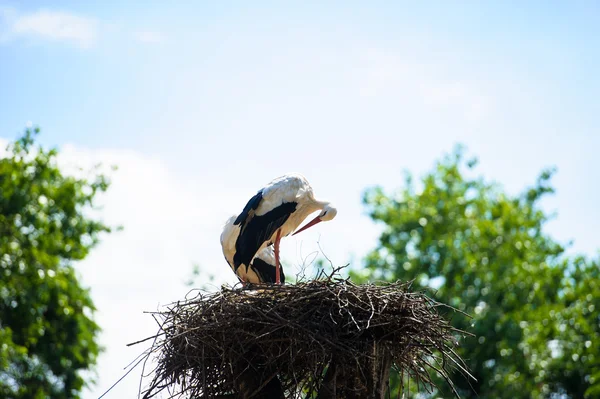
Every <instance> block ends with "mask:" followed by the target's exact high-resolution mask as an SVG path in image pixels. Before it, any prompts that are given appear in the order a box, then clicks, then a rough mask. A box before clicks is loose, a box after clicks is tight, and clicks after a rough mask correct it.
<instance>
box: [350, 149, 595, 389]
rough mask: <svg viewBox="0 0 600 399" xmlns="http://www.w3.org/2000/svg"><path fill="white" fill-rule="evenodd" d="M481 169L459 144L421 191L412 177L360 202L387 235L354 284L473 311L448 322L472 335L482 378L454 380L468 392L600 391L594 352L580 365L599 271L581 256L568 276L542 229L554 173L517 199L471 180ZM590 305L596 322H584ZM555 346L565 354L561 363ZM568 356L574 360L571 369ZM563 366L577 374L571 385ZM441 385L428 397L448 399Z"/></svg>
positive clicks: (467, 353) (468, 352) (469, 342)
mask: <svg viewBox="0 0 600 399" xmlns="http://www.w3.org/2000/svg"><path fill="white" fill-rule="evenodd" d="M476 165H477V161H476V160H465V159H464V155H463V151H462V149H461V148H459V149H457V150H456V151H455V152H454V153H453V154H449V155H447V156H445V157H444V158H443V159H442V160H441V161H439V162H437V163H436V165H435V168H434V170H433V171H431V172H429V173H428V174H426V176H424V177H423V179H422V181H421V183H422V187H420V189H419V190H417V188H415V185H414V184H413V178H412V176H411V175H407V177H406V181H405V187H404V188H403V189H402V190H401V191H399V192H398V193H395V194H391V195H388V194H386V193H384V191H383V190H382V189H381V188H379V187H375V188H372V189H369V190H367V191H366V193H365V197H364V202H365V204H366V205H367V207H368V209H369V212H370V215H371V217H372V218H373V219H374V220H375V221H378V222H382V223H383V224H384V231H383V233H382V234H381V237H380V239H379V245H378V248H377V249H376V250H374V251H373V252H371V253H370V254H369V255H368V257H367V259H366V268H365V269H364V270H361V271H356V272H354V273H353V277H354V279H355V280H359V281H360V280H367V279H369V280H374V279H383V280H396V279H403V280H414V281H415V289H418V288H419V287H429V286H434V287H435V288H438V290H437V292H436V294H435V297H436V299H438V300H439V301H441V302H444V303H447V304H449V305H451V306H453V307H455V308H458V309H460V310H461V311H464V312H467V313H468V314H470V315H472V316H473V319H469V318H467V317H461V316H456V317H454V318H453V323H454V325H455V326H456V327H457V328H460V329H463V330H466V331H469V332H471V333H473V334H475V337H466V338H464V339H461V348H460V351H459V353H460V355H461V356H462V357H463V358H464V359H465V360H466V361H467V363H468V365H469V367H470V370H471V371H472V372H473V374H474V376H475V378H476V379H477V382H475V381H472V380H471V381H467V380H466V379H465V378H463V377H461V376H459V375H458V374H457V375H455V376H454V378H453V379H454V380H455V382H456V384H457V386H458V390H459V392H460V394H461V396H462V397H466V398H469V397H473V398H474V397H477V395H479V397H494V398H511V399H512V398H529V397H549V396H551V394H552V393H567V394H568V396H570V397H581V395H580V393H581V392H582V390H583V391H585V390H586V389H589V390H590V391H589V392H592V389H597V388H591V384H592V381H594V378H595V380H596V381H598V380H600V375H597V376H596V377H591V374H592V370H594V368H593V365H592V364H593V362H596V363H595V364H596V366H597V365H598V361H599V360H600V358H599V357H597V356H596V357H594V356H589V355H588V356H587V357H586V359H585V362H587V363H589V364H588V365H587V366H586V367H584V368H582V367H581V366H582V363H583V362H584V360H583V352H584V350H583V349H584V348H585V345H586V342H588V341H590V340H592V338H590V335H589V334H590V333H591V332H592V331H594V333H595V334H598V316H597V314H598V313H597V312H596V313H594V310H593V309H594V307H595V309H598V306H600V303H597V301H598V299H597V298H599V297H600V296H599V295H598V294H599V293H600V291H599V290H598V283H597V281H598V280H595V281H596V282H595V283H594V280H593V278H592V277H590V276H592V275H595V276H598V265H597V264H593V265H588V264H585V262H584V261H581V260H580V261H578V262H576V265H575V266H573V267H571V269H573V271H571V272H570V271H569V270H570V269H569V262H566V261H565V260H564V259H563V258H564V256H563V252H564V249H563V247H562V246H561V245H559V244H558V243H556V242H555V241H554V240H553V239H552V238H550V237H549V236H547V235H546V234H545V233H544V231H543V226H544V223H545V222H547V221H548V219H549V217H548V216H547V215H546V214H545V213H544V212H543V211H542V210H541V209H540V206H539V204H540V200H541V199H542V198H543V196H544V195H546V194H548V193H552V192H553V189H552V187H551V186H550V179H551V177H552V174H553V171H552V170H546V171H543V172H542V173H541V174H540V176H539V178H538V179H537V181H536V183H535V184H534V185H533V186H532V187H530V188H528V189H527V190H525V191H524V192H523V193H522V194H520V195H516V196H511V195H508V194H507V193H505V192H504V191H503V190H502V189H501V188H500V187H498V186H497V185H495V184H491V183H488V182H486V181H484V180H483V179H482V178H480V177H474V176H471V175H472V174H473V171H474V169H475V167H476ZM584 264H585V267H584ZM590 269H593V270H595V274H594V273H592V272H591V270H590ZM578 270H585V271H578ZM592 285H594V287H595V291H592V290H591V286H592ZM592 292H596V295H592ZM582 298H585V301H584V300H582ZM588 298H589V301H588ZM592 301H596V302H595V303H591V302H592ZM586 309H587V311H588V312H589V313H590V314H592V313H593V314H594V318H591V317H587V320H584V319H586V317H585V316H584V315H585V313H583V312H584V311H585V310H586ZM590 309H591V310H590ZM551 315H553V316H551ZM573 320H574V321H573ZM561 326H562V327H561ZM575 326H577V327H575ZM567 332H568V333H567ZM561 334H562V335H561ZM553 340H557V341H555V342H554V343H553V344H552V342H553ZM558 342H560V344H558ZM595 344H596V343H595ZM552 345H559V346H560V347H561V348H563V349H562V352H564V353H563V354H562V356H558V355H557V351H556V350H554V351H553V350H552ZM594 346H597V345H594ZM588 349H589V348H588ZM594 350H595V351H596V353H597V349H596V348H594ZM576 352H578V353H579V355H578V356H574V354H575V353H576ZM572 355H573V357H571V356H572ZM567 358H569V359H570V360H573V361H574V362H575V363H574V364H572V365H569V361H570V360H569V359H567ZM575 358H577V360H574V359H575ZM596 369H598V368H597V367H596ZM564 370H571V372H570V373H571V377H572V378H570V379H569V378H567V377H566V376H565V373H564ZM575 374H577V375H575ZM470 384H471V385H472V388H471V386H470ZM439 387H440V389H441V391H440V392H437V393H434V395H433V396H432V397H437V396H442V397H451V393H450V391H449V390H448V389H446V388H445V384H444V383H443V382H440V384H439ZM594 392H597V391H594ZM590 397H591V396H590Z"/></svg>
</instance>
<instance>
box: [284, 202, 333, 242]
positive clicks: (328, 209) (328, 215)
mask: <svg viewBox="0 0 600 399" xmlns="http://www.w3.org/2000/svg"><path fill="white" fill-rule="evenodd" d="M335 215H337V209H335V207H334V206H332V205H331V204H330V203H328V202H326V203H324V204H323V208H322V209H321V212H320V213H319V215H318V216H317V217H316V218H314V219H313V220H311V221H310V222H308V223H306V225H304V227H302V228H301V229H300V230H297V231H296V232H295V233H294V234H292V235H296V234H298V233H300V232H301V231H304V230H306V229H308V228H309V227H312V226H314V225H315V224H317V223H320V222H328V221H330V220H332V219H333V218H334V217H335Z"/></svg>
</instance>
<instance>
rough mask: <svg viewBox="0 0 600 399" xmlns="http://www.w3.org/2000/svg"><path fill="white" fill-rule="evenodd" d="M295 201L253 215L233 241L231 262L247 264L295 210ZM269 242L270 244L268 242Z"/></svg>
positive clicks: (236, 264)
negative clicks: (258, 214)
mask: <svg viewBox="0 0 600 399" xmlns="http://www.w3.org/2000/svg"><path fill="white" fill-rule="evenodd" d="M297 205H298V204H297V203H296V202H284V203H283V204H281V205H279V206H278V207H276V208H273V209H272V210H270V211H269V212H267V213H265V214H264V215H260V216H257V215H254V217H252V218H251V219H250V220H248V221H247V222H246V223H245V225H243V226H242V231H241V232H240V235H239V237H238V239H237V241H236V243H235V255H234V256H233V262H234V263H235V266H236V268H237V267H239V265H242V264H244V265H249V264H250V261H252V258H254V255H256V252H257V251H258V249H259V248H260V247H261V245H262V244H263V243H264V242H265V241H269V240H270V239H271V237H272V236H273V234H274V233H275V232H276V231H277V229H278V228H280V227H281V226H283V224H284V223H285V222H286V221H287V220H288V218H289V217H290V215H291V214H292V212H294V211H295V210H296V206H297ZM246 207H248V205H247V206H246ZM269 244H271V243H270V242H269Z"/></svg>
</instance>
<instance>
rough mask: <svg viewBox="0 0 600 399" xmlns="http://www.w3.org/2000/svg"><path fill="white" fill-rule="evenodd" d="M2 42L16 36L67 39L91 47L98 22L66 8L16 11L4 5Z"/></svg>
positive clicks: (2, 12)
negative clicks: (28, 11) (29, 11)
mask: <svg viewBox="0 0 600 399" xmlns="http://www.w3.org/2000/svg"><path fill="white" fill-rule="evenodd" d="M0 16H1V17H2V18H1V19H2V21H3V23H2V25H3V26H4V27H3V34H2V38H3V39H4V41H7V40H14V39H17V38H35V39H43V40H50V41H62V42H69V43H71V44H74V45H76V46H78V47H80V48H90V47H92V46H93V45H94V43H95V42H96V40H97V39H98V33H99V21H98V20H97V19H95V18H89V17H84V16H81V15H76V14H73V13H69V12H65V11H52V10H44V9H41V10H38V11H34V12H31V13H19V12H18V11H17V10H15V9H10V8H3V9H2V10H0Z"/></svg>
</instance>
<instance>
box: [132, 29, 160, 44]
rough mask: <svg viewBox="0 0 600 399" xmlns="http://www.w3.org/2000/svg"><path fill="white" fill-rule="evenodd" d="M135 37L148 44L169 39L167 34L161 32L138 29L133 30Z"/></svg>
mask: <svg viewBox="0 0 600 399" xmlns="http://www.w3.org/2000/svg"><path fill="white" fill-rule="evenodd" d="M133 38H134V39H135V40H137V41H138V42H141V43H146V44H162V43H165V42H166V41H167V38H166V37H165V35H163V34H162V33H160V32H153V31H137V32H133Z"/></svg>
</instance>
